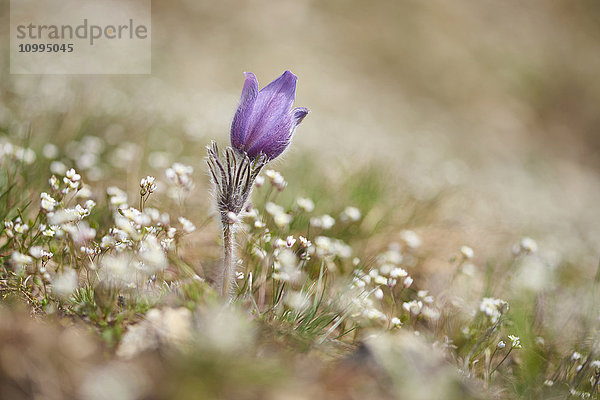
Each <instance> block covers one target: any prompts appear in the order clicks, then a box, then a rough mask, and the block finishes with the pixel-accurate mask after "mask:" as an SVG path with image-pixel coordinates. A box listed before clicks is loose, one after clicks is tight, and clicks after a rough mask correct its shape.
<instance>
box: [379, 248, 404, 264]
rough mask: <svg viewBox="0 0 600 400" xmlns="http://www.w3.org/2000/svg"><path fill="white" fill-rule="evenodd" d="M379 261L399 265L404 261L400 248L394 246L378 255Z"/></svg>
mask: <svg viewBox="0 0 600 400" xmlns="http://www.w3.org/2000/svg"><path fill="white" fill-rule="evenodd" d="M377 261H378V262H379V263H380V264H382V265H383V264H391V265H398V264H400V263H401V262H402V254H401V253H400V252H399V251H398V249H396V248H393V247H392V248H390V249H389V250H387V251H385V252H383V253H381V254H380V255H378V256H377Z"/></svg>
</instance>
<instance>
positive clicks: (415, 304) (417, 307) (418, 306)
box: [402, 300, 423, 315]
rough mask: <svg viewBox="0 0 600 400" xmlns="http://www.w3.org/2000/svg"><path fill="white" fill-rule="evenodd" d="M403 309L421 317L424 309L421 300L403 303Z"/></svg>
mask: <svg viewBox="0 0 600 400" xmlns="http://www.w3.org/2000/svg"><path fill="white" fill-rule="evenodd" d="M402 308H403V309H404V310H405V311H407V312H410V313H411V314H413V315H419V314H420V313H421V310H422V309H423V303H422V302H421V301H420V300H411V301H408V302H404V303H402Z"/></svg>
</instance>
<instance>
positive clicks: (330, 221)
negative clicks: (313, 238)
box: [310, 214, 335, 230]
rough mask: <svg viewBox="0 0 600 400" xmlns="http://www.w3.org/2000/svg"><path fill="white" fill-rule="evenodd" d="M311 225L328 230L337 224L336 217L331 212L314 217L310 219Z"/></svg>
mask: <svg viewBox="0 0 600 400" xmlns="http://www.w3.org/2000/svg"><path fill="white" fill-rule="evenodd" d="M310 225H311V226H313V227H315V228H321V229H324V230H328V229H331V228H333V226H334V225H335V219H334V218H333V217H332V216H331V215H329V214H325V215H321V216H320V217H312V218H311V219H310Z"/></svg>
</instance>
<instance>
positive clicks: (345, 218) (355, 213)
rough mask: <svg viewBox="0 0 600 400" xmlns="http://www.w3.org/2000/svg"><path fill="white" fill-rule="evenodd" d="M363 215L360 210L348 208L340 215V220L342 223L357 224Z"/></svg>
mask: <svg viewBox="0 0 600 400" xmlns="http://www.w3.org/2000/svg"><path fill="white" fill-rule="evenodd" d="M361 216H362V214H361V213H360V210H359V209H358V208H356V207H346V208H345V209H344V211H342V213H341V214H340V219H341V220H342V222H356V221H358V220H359V219H360V217H361Z"/></svg>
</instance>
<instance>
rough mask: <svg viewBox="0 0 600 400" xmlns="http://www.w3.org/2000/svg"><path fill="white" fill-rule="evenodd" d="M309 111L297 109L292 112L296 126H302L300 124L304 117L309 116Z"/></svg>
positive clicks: (301, 108) (302, 108)
mask: <svg viewBox="0 0 600 400" xmlns="http://www.w3.org/2000/svg"><path fill="white" fill-rule="evenodd" d="M308 113H309V111H308V108H306V107H296V108H294V109H293V110H292V120H293V121H294V124H295V126H294V127H296V126H298V125H299V124H300V122H302V120H303V119H304V117H306V116H307V115H308Z"/></svg>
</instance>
